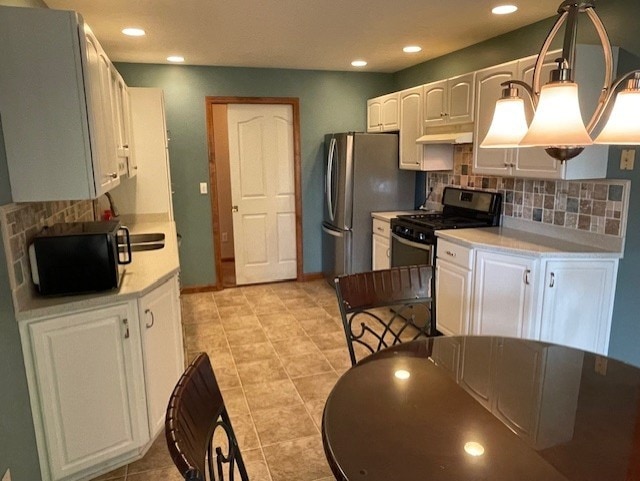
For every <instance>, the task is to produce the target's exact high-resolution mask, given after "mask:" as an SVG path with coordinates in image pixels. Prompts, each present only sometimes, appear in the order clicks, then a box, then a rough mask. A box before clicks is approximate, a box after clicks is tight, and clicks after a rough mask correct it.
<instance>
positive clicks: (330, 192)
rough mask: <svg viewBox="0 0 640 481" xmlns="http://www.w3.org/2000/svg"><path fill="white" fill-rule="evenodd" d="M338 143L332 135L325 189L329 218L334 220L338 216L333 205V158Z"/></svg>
mask: <svg viewBox="0 0 640 481" xmlns="http://www.w3.org/2000/svg"><path fill="white" fill-rule="evenodd" d="M336 144H337V141H336V138H335V137H332V138H331V142H330V143H329V154H328V157H327V176H326V184H325V189H324V190H325V192H326V196H327V209H328V211H329V219H331V220H332V221H333V220H335V217H336V211H335V206H334V205H333V160H334V158H335V153H336Z"/></svg>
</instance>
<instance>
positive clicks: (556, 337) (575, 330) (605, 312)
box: [540, 259, 618, 355]
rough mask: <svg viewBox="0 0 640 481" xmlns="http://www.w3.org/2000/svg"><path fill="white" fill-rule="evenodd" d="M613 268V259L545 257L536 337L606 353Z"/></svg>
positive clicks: (615, 270) (614, 266)
mask: <svg viewBox="0 0 640 481" xmlns="http://www.w3.org/2000/svg"><path fill="white" fill-rule="evenodd" d="M617 272H618V260H617V259H615V260H613V259H611V260H585V259H580V260H573V259H564V260H551V261H547V262H546V265H545V276H544V279H543V282H544V287H543V295H542V320H543V322H542V323H541V332H540V338H541V339H542V340H543V341H549V342H555V343H558V344H564V345H567V346H572V347H577V348H579V349H584V350H586V351H592V352H597V353H599V354H605V355H606V354H607V352H608V351H609V332H610V330H611V316H612V311H613V297H614V294H615V280H616V275H617Z"/></svg>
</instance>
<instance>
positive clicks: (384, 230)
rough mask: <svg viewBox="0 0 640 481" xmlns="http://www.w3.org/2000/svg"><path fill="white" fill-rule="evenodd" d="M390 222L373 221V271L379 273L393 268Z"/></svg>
mask: <svg viewBox="0 0 640 481" xmlns="http://www.w3.org/2000/svg"><path fill="white" fill-rule="evenodd" d="M390 224H391V223H390V221H384V220H380V219H373V235H372V236H371V269H372V270H374V271H378V270H381V269H389V268H390V267H391V225H390Z"/></svg>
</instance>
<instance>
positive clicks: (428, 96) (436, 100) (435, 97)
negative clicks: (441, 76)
mask: <svg viewBox="0 0 640 481" xmlns="http://www.w3.org/2000/svg"><path fill="white" fill-rule="evenodd" d="M422 97H423V101H424V109H423V110H424V124H425V126H428V127H433V126H436V125H444V124H445V123H446V122H447V81H446V80H440V81H438V82H432V83H429V84H426V85H425V86H424V90H423V92H422Z"/></svg>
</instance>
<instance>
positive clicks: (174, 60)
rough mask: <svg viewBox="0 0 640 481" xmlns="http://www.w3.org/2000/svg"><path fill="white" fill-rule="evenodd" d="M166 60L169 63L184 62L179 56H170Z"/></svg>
mask: <svg viewBox="0 0 640 481" xmlns="http://www.w3.org/2000/svg"><path fill="white" fill-rule="evenodd" d="M167 60H168V61H169V62H174V63H181V62H184V57H181V56H180V55H171V56H169V57H167Z"/></svg>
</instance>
